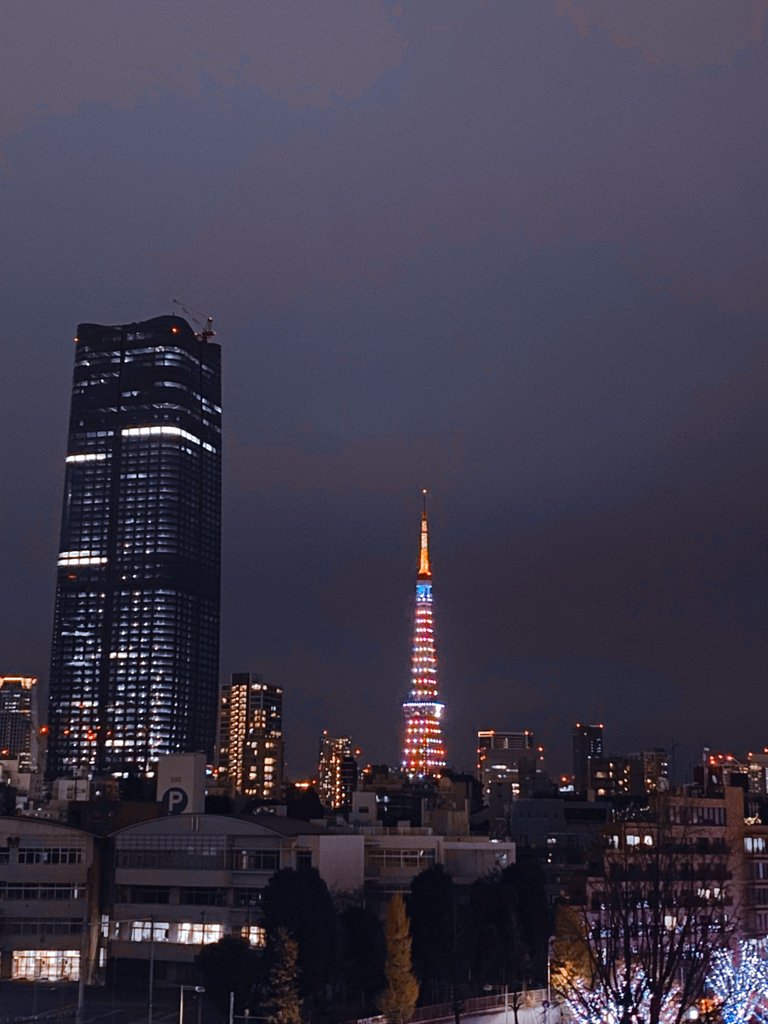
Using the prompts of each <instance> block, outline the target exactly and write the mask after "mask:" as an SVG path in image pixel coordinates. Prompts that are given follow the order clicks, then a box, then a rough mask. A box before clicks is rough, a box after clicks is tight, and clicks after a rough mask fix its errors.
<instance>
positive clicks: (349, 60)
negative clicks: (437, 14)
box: [0, 0, 403, 138]
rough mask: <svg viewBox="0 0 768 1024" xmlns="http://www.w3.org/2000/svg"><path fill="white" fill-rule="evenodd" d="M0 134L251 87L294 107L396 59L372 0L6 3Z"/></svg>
mask: <svg viewBox="0 0 768 1024" xmlns="http://www.w3.org/2000/svg"><path fill="white" fill-rule="evenodd" d="M3 37H4V39H5V40H6V45H5V47H4V52H3V61H2V65H0V95H2V97H3V101H2V106H1V107H0V138H2V137H3V136H5V135H8V134H11V133H14V132H18V131H19V130H21V129H22V128H23V126H24V125H25V124H27V123H28V122H29V121H31V120H36V119H40V118H43V117H45V116H48V115H52V114H53V115H69V114H74V113H76V112H77V111H78V110H79V109H81V108H82V106H83V105H85V104H88V103H105V104H109V105H111V106H115V107H130V106H132V105H133V104H135V103H136V102H137V100H138V99H139V98H140V97H144V96H157V95H159V94H160V93H162V92H163V91H164V90H168V91H170V92H177V93H182V94H184V95H188V96H189V95H197V94H198V93H199V92H200V90H201V87H202V84H203V81H204V80H206V79H207V80H209V81H210V82H212V83H213V84H214V85H215V86H217V87H229V86H238V87H248V86H256V87H258V88H259V89H261V90H263V91H264V92H265V93H267V94H268V95H270V96H272V97H274V98H276V99H279V100H281V101H282V102H283V103H285V104H286V105H287V106H288V107H289V108H290V109H292V110H299V109H302V108H304V107H327V106H329V105H330V104H332V103H334V102H336V100H337V99H341V100H346V101H349V100H354V99H356V98H357V97H358V96H360V95H361V93H363V92H364V91H365V90H366V89H368V88H370V86H371V84H372V83H373V82H375V81H376V80H377V78H378V77H379V76H380V75H381V74H383V73H384V72H385V71H386V70H388V69H389V68H391V67H393V66H396V65H397V64H399V62H400V61H401V59H402V55H403V43H402V39H401V38H400V36H399V34H398V31H397V21H396V19H392V18H391V17H390V16H389V15H388V13H387V8H386V5H385V4H382V3H379V2H376V0H335V2H334V3H329V4H318V3H313V2H312V0H265V2H260V3H252V2H251V0H229V2H228V3H226V4H213V3H210V2H208V0H185V3H184V4H183V5H180V4H178V3H177V2H175V0H134V2H132V3H124V2H123V0H69V2H68V3H66V4H45V5H41V4H30V3H27V2H26V0H8V2H7V3H5V4H4V5H3Z"/></svg>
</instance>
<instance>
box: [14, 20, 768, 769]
mask: <svg viewBox="0 0 768 1024" xmlns="http://www.w3.org/2000/svg"><path fill="white" fill-rule="evenodd" d="M767 33H768V3H766V2H764V0H760V2H758V0H740V2H739V3H737V4H736V3H723V2H722V0H675V2H674V3H670V2H669V0H643V2H639V0H624V2H622V0H557V2H555V0H519V2H514V0H499V2H494V0H488V2H485V3H483V2H480V0H411V2H403V3H376V2H366V0H349V2H336V0H327V2H317V0H274V2H262V3H259V2H256V0H228V2H227V3H226V4H224V3H216V4H214V3H211V2H210V0H184V2H183V3H182V2H179V0H175V2H171V0H133V2H131V3H125V2H124V0H68V2H67V3H51V2H49V3H38V4H31V3H29V0H5V2H4V3H3V40H4V46H3V59H2V61H0V188H2V199H1V200H0V217H1V220H0V239H1V243H2V244H0V263H1V264H2V268H1V270H0V281H1V282H2V288H1V289H0V294H2V307H1V310H0V315H2V323H3V334H4V337H5V344H4V346H3V373H2V397H1V401H0V417H2V423H1V426H2V441H3V445H2V476H1V478H0V486H2V502H1V503H0V508H1V511H2V533H1V536H2V548H0V550H1V551H2V565H3V570H4V571H3V585H2V590H1V591H0V600H1V601H2V614H0V672H3V673H36V674H39V675H40V676H41V678H43V679H46V678H47V673H48V658H49V649H50V628H51V621H52V614H53V597H54V574H55V562H56V552H57V541H58V528H59V515H60V506H61V490H62V483H63V470H64V454H65V445H66V428H67V417H68V409H69V391H70V383H71V375H72V362H73V346H72V337H73V335H74V334H75V329H76V326H77V323H78V322H80V321H95V322H100V323H123V322H129V321H132V320H138V319H144V318H147V317H151V316H156V315H159V314H163V313H171V312H178V308H177V307H174V306H172V299H173V298H175V297H178V298H179V299H180V300H181V301H182V302H183V303H184V305H185V306H188V307H189V308H191V309H194V310H201V311H203V312H204V313H209V312H210V313H211V314H213V315H214V317H215V328H216V330H217V332H218V336H217V340H218V341H220V342H221V344H222V347H223V359H224V416H225V458H224V549H223V579H222V584H223V600H222V658H221V671H222V674H228V673H230V672H232V671H255V672H260V673H262V674H263V675H264V677H265V678H266V679H267V680H269V681H272V682H274V683H277V684H280V685H282V686H283V687H284V688H285V695H286V732H287V744H288V767H289V770H290V771H291V772H292V773H294V774H298V773H302V772H307V771H310V770H311V769H312V767H313V764H314V762H315V757H316V750H317V738H318V735H319V733H320V731H321V730H322V729H323V728H328V729H329V730H330V731H331V732H335V733H342V732H349V733H351V734H352V737H353V740H354V741H355V742H356V743H358V744H360V745H361V746H362V747H363V749H364V752H365V755H366V757H367V758H369V759H372V760H385V761H389V762H390V763H393V762H395V761H396V760H397V759H398V756H399V753H398V746H399V730H400V721H401V716H400V710H399V703H400V701H401V700H402V698H403V696H404V695H405V692H406V690H407V685H408V667H409V639H410V638H409V632H410V620H411V608H412V596H413V589H414V583H415V572H416V566H417V550H418V529H419V512H420V489H421V488H422V487H428V488H429V489H430V492H431V496H430V506H431V526H432V554H433V569H434V585H435V613H436V621H437V631H438V643H439V657H440V672H441V688H442V692H443V696H444V699H445V701H446V703H447V705H448V719H447V738H448V748H449V761H451V762H453V763H454V764H455V765H456V766H457V767H462V766H468V765H471V764H472V763H473V752H474V743H473V731H474V730H476V729H477V728H498V729H521V728H530V729H533V730H534V732H535V734H536V738H537V740H540V741H541V742H543V743H544V744H545V745H546V747H547V750H548V752H549V758H548V763H549V765H550V767H551V768H553V769H557V770H564V769H567V768H569V766H570V729H571V725H572V723H573V721H575V720H576V719H577V718H578V719H581V720H589V721H599V720H603V721H604V722H605V724H606V747H607V748H608V749H609V750H615V751H627V750H630V749H638V748H641V747H646V746H652V745H655V744H660V745H668V746H671V745H672V744H677V747H676V754H675V758H676V766H677V769H678V771H680V770H681V769H684V768H685V767H686V765H687V764H688V762H689V761H690V760H691V758H692V757H693V756H695V755H696V752H697V750H698V749H700V747H701V745H702V744H709V745H712V746H713V747H715V748H720V749H728V748H732V749H733V750H734V752H735V753H737V754H739V753H744V752H745V751H746V750H747V749H754V748H755V747H758V748H762V745H763V744H766V743H768V728H767V727H766V726H767V722H766V718H767V715H766V712H767V711H768V689H767V688H766V669H767V668H768V640H767V639H766V638H767V637H768V555H767V550H766V529H767V524H768V483H767V482H766V464H767V463H768V441H767V438H768V411H767V406H766V393H768V288H767V287H766V285H767V284H768V202H767V201H766V200H767V196H768V190H767V188H766V186H768V46H767V45H766V34H767Z"/></svg>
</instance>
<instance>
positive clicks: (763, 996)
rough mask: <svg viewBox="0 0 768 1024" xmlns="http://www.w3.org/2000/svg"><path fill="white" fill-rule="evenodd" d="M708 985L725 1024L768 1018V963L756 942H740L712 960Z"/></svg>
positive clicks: (762, 950) (761, 948)
mask: <svg viewBox="0 0 768 1024" xmlns="http://www.w3.org/2000/svg"><path fill="white" fill-rule="evenodd" d="M707 985H708V987H709V988H710V989H711V990H712V992H714V994H715V996H716V997H717V999H718V1001H719V1002H720V1003H721V1004H722V1005H721V1006H720V1016H721V1017H722V1019H723V1021H724V1024H736V1022H737V1021H748V1020H752V1019H753V1018H755V1017H757V1019H758V1020H760V1021H765V1020H766V1016H767V1015H768V959H766V953H765V949H764V948H763V947H762V946H761V945H760V944H759V943H757V942H755V941H750V940H742V941H741V942H737V943H736V945H735V947H734V948H733V949H721V950H719V952H717V953H716V954H715V956H714V959H713V961H712V969H711V970H710V972H709V975H708V976H707Z"/></svg>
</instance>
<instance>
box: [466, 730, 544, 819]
mask: <svg viewBox="0 0 768 1024" xmlns="http://www.w3.org/2000/svg"><path fill="white" fill-rule="evenodd" d="M538 753H539V752H538V751H537V750H535V749H534V745H533V733H532V732H531V731H530V729H523V730H522V731H520V732H500V731H499V730H497V729H481V730H480V731H479V732H478V734H477V779H478V781H479V782H480V783H482V786H483V797H484V798H485V800H486V801H488V800H489V799H490V797H491V795H492V792H493V791H499V790H500V791H501V792H503V794H504V801H505V802H509V801H510V800H512V799H516V798H517V797H519V796H520V787H521V783H523V782H524V781H526V780H529V779H535V777H536V768H537V762H538Z"/></svg>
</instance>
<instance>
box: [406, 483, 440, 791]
mask: <svg viewBox="0 0 768 1024" xmlns="http://www.w3.org/2000/svg"><path fill="white" fill-rule="evenodd" d="M422 494H423V504H422V511H421V546H420V549H419V572H418V575H417V577H416V610H415V614H414V620H413V645H412V650H411V689H410V692H409V694H408V697H407V698H406V700H405V701H404V702H403V716H404V718H405V738H404V741H403V769H404V771H405V772H406V773H407V774H408V775H409V776H411V777H412V778H423V777H424V776H425V775H439V774H440V772H441V771H442V769H443V768H445V746H444V745H443V731H442V727H441V719H442V716H443V709H444V708H445V704H443V703H441V701H440V699H439V696H438V689H437V657H436V654H435V633H434V624H433V620H432V570H431V569H430V566H429V531H428V526H427V492H426V491H422Z"/></svg>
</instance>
